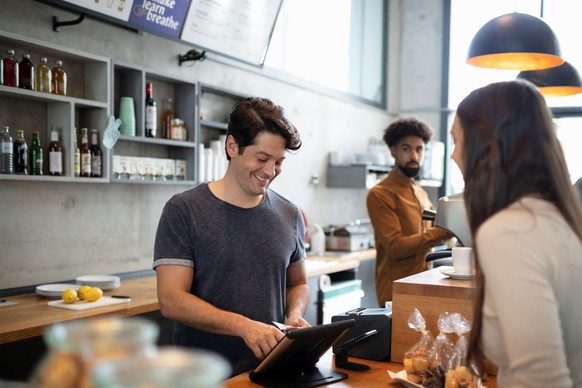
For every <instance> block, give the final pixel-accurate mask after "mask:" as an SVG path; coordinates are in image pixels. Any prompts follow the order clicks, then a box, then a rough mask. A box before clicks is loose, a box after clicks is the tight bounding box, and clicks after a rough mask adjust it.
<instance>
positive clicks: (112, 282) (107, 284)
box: [75, 275, 121, 290]
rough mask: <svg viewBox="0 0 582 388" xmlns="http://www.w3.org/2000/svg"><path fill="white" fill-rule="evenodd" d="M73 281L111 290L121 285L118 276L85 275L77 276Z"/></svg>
mask: <svg viewBox="0 0 582 388" xmlns="http://www.w3.org/2000/svg"><path fill="white" fill-rule="evenodd" d="M75 281H76V282H77V284H81V285H86V286H91V287H99V288H100V289H102V290H112V289H114V288H119V287H121V279H120V277H119V276H110V275H86V276H79V277H78V278H77V279H75Z"/></svg>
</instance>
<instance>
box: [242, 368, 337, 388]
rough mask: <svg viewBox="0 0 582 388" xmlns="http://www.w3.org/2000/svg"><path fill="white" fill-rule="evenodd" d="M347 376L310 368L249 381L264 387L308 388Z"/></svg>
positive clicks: (254, 378)
mask: <svg viewBox="0 0 582 388" xmlns="http://www.w3.org/2000/svg"><path fill="white" fill-rule="evenodd" d="M347 378H348V375H347V374H345V373H342V372H338V371H335V370H333V369H328V368H318V367H317V366H315V365H314V366H312V367H309V368H307V369H304V370H300V371H288V372H285V373H280V374H276V375H275V374H273V375H265V376H260V377H259V376H251V380H252V381H253V382H255V383H257V384H260V385H262V386H264V387H274V388H309V387H317V386H319V385H324V384H330V383H333V382H336V381H340V380H344V379H347Z"/></svg>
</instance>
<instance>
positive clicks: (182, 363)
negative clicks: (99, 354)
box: [91, 347, 231, 388]
mask: <svg viewBox="0 0 582 388" xmlns="http://www.w3.org/2000/svg"><path fill="white" fill-rule="evenodd" d="M230 372H231V367H230V364H229V363H228V361H226V359H225V358H224V357H222V356H220V355H218V354H216V353H213V352H209V351H206V350H201V349H186V348H176V347H162V348H160V349H159V351H158V353H157V354H156V355H155V356H153V357H149V356H147V355H141V356H138V357H131V358H125V359H123V360H107V361H104V362H101V363H99V365H97V366H96V367H95V369H94V370H93V373H92V379H91V381H92V384H93V387H94V388H110V387H116V388H130V387H131V388H134V387H148V388H166V387H172V388H218V387H222V386H223V382H224V381H225V380H226V379H227V378H228V377H229V375H230Z"/></svg>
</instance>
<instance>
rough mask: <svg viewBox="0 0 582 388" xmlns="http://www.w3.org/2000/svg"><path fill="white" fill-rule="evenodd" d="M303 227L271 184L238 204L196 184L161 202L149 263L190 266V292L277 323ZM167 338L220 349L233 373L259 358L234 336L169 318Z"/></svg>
mask: <svg viewBox="0 0 582 388" xmlns="http://www.w3.org/2000/svg"><path fill="white" fill-rule="evenodd" d="M304 233H305V226H304V224H303V217H302V215H301V212H300V210H299V209H298V208H297V206H295V205H293V204H292V203H291V202H289V201H288V200H286V199H285V198H283V197H282V196H280V195H279V194H277V193H275V192H274V191H272V190H268V191H267V193H266V194H265V197H264V199H263V201H262V202H261V204H260V205H259V206H256V207H254V208H250V209H245V208H240V207H237V206H234V205H231V204H229V203H227V202H224V201H222V200H220V199H219V198H217V197H216V196H214V195H213V194H212V192H211V191H210V189H209V187H208V184H202V185H199V186H197V187H195V188H193V189H191V190H188V191H186V192H183V193H180V194H177V195H175V196H174V197H172V198H171V199H170V200H169V201H168V202H167V203H166V205H165V207H164V210H163V212H162V216H161V218H160V222H159V225H158V230H157V234H156V241H155V248H154V264H153V266H154V268H156V267H157V266H160V265H184V266H190V267H193V268H194V280H193V282H192V289H191V290H190V292H191V293H192V294H193V295H195V296H197V297H199V298H201V299H203V300H205V301H206V302H209V303H211V304H212V305H213V306H215V307H217V308H219V309H223V310H227V311H232V312H235V313H238V314H241V315H243V316H245V317H248V318H250V319H253V320H256V321H260V322H264V323H271V321H278V322H284V320H285V295H286V292H285V289H286V276H285V275H286V270H287V268H288V267H289V266H290V265H295V264H299V263H301V262H302V260H303V258H304V257H305V249H304V246H303V236H304ZM174 341H175V344H176V345H179V346H190V347H197V348H204V349H209V350H213V351H215V352H217V353H219V354H221V355H223V356H224V357H226V358H227V359H228V360H229V361H230V362H231V364H232V366H233V374H238V373H241V372H243V371H246V370H249V369H251V368H253V367H254V366H256V365H257V364H258V360H257V359H256V358H255V357H254V355H253V353H252V351H251V350H250V349H249V348H248V347H247V346H246V344H245V343H244V341H243V340H242V338H240V337H233V336H225V335H218V334H212V333H207V332H203V331H200V330H196V329H193V328H191V327H189V326H186V325H183V324H180V323H176V326H175V332H174Z"/></svg>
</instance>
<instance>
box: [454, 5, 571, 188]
mask: <svg viewBox="0 0 582 388" xmlns="http://www.w3.org/2000/svg"><path fill="white" fill-rule="evenodd" d="M450 1H451V19H450V20H451V26H450V57H449V61H450V66H449V103H448V106H449V108H451V110H453V111H454V109H456V107H457V105H458V104H459V102H460V101H461V100H462V99H463V98H464V97H465V96H466V95H467V94H469V93H470V92H471V91H472V90H474V89H476V88H479V87H481V86H485V85H487V84H489V83H491V82H498V81H506V80H511V79H514V78H515V77H516V76H517V74H518V73H519V72H518V71H512V70H496V69H483V68H478V67H474V66H471V65H469V64H467V63H466V59H467V58H466V57H467V51H468V49H469V44H470V43H471V40H472V39H473V36H475V34H476V33H477V31H478V30H479V29H480V28H481V27H482V26H483V25H484V24H485V23H487V22H488V21H489V20H491V19H493V18H495V17H497V16H500V15H503V14H506V13H511V12H520V13H527V14H530V15H534V16H537V17H540V16H541V17H542V19H543V20H544V21H545V22H546V23H547V24H548V25H549V26H550V27H551V28H552V30H553V31H554V33H555V34H556V36H557V38H558V41H559V43H560V48H561V50H562V56H563V57H564V59H565V60H567V61H568V62H570V63H571V64H572V65H573V66H574V67H575V68H576V69H577V70H578V72H580V71H581V70H582V51H580V49H579V42H578V40H579V39H578V37H580V36H581V35H582V24H581V23H579V21H578V20H577V16H578V14H577V13H576V12H572V11H573V9H572V5H573V3H572V1H571V0H552V1H545V2H544V1H543V0H519V1H518V0H515V1H507V0H474V1H466V0H450ZM547 103H548V106H550V107H552V108H553V110H554V111H563V110H566V111H568V112H569V113H568V117H564V118H556V119H555V122H556V127H557V130H558V138H559V139H560V142H561V143H562V147H563V149H564V153H565V156H566V161H567V163H568V168H569V169H570V175H571V178H572V182H574V181H576V180H577V179H578V178H579V177H580V176H582V170H581V169H582V154H581V153H580V152H579V151H577V149H576V146H574V145H575V144H580V139H582V110H581V109H580V108H579V107H580V106H582V94H578V95H575V96H570V97H560V98H552V99H547ZM567 107H571V108H567ZM573 107H578V109H574V108H573ZM453 115H454V112H453V113H452V114H451V116H450V117H449V123H452V119H453ZM555 116H556V115H555ZM449 127H450V124H449ZM451 143H452V142H451ZM449 165H450V166H451V167H450V169H449V170H450V171H449V174H447V176H448V177H449V180H448V182H447V183H448V184H447V188H446V191H447V193H455V192H459V191H461V190H463V186H464V183H463V179H462V176H461V174H460V172H459V170H458V168H457V166H456V165H455V164H454V163H449Z"/></svg>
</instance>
